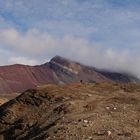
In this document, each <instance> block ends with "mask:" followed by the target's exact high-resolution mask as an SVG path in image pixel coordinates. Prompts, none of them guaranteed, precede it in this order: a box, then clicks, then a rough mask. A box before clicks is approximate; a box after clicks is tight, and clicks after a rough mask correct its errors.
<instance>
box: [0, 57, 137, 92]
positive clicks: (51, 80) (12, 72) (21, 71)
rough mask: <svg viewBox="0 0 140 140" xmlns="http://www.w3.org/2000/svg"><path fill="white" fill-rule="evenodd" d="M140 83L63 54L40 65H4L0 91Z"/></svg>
mask: <svg viewBox="0 0 140 140" xmlns="http://www.w3.org/2000/svg"><path fill="white" fill-rule="evenodd" d="M80 80H81V81H83V82H104V81H116V82H123V83H129V82H137V81H138V79H136V78H135V77H132V76H128V75H124V74H120V73H112V72H104V71H100V70H97V69H95V68H93V67H88V66H84V65H81V64H79V63H77V62H73V61H70V60H68V59H65V58H62V57H60V56H56V57H54V58H53V59H52V60H51V61H50V62H48V63H45V64H43V65H40V66H27V65H20V64H15V65H11V66H2V67H0V94H6V93H15V92H23V91H24V90H27V89H29V88H34V87H36V86H39V85H44V84H63V83H73V82H79V81H80Z"/></svg>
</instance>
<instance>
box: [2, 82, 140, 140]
mask: <svg viewBox="0 0 140 140" xmlns="http://www.w3.org/2000/svg"><path fill="white" fill-rule="evenodd" d="M0 112H1V113H0V138H1V139H0V140H139V139H140V85H136V84H116V83H114V84H113V83H100V84H69V85H59V86H55V85H47V86H42V87H38V88H37V89H30V90H27V91H25V92H24V93H23V94H21V95H20V96H18V97H16V98H15V99H13V100H11V101H9V102H7V103H5V104H4V105H2V106H1V107H0Z"/></svg>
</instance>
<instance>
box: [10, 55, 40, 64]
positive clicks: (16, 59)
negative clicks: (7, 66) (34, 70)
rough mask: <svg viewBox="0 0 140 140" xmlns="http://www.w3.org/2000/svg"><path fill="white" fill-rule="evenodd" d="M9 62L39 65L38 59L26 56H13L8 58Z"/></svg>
mask: <svg viewBox="0 0 140 140" xmlns="http://www.w3.org/2000/svg"><path fill="white" fill-rule="evenodd" d="M8 62H9V63H12V64H25V65H37V64H38V61H36V60H30V59H28V58H26V57H11V58H9V60H8Z"/></svg>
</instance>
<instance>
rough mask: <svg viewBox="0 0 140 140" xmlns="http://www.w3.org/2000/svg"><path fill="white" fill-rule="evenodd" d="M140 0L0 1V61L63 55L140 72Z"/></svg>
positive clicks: (29, 60) (43, 59)
mask: <svg viewBox="0 0 140 140" xmlns="http://www.w3.org/2000/svg"><path fill="white" fill-rule="evenodd" d="M139 6H140V2H139V1H138V0H135V1H130V0H124V1H121V0H118V1H112V0H94V1H90V0H84V1H83V0H61V1H60V0H40V1H37V0H30V3H29V1H27V0H5V1H2V0H0V60H1V61H0V65H5V64H13V63H24V64H30V65H36V64H40V63H44V62H46V61H48V60H49V59H50V58H52V57H53V56H55V55H61V56H64V57H67V58H70V59H73V60H76V61H80V62H81V63H84V64H87V65H92V66H95V67H98V68H105V69H110V70H116V71H118V70H119V71H127V72H132V73H134V74H136V75H138V76H140V73H139V71H140V65H139V62H140V56H139V53H140V40H139V38H140V26H139V25H140V17H139V13H140V9H139Z"/></svg>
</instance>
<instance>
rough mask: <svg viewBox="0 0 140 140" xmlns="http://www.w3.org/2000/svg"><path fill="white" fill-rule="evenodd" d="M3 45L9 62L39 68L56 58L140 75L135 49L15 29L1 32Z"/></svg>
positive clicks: (33, 30)
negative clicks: (104, 45) (115, 47)
mask: <svg viewBox="0 0 140 140" xmlns="http://www.w3.org/2000/svg"><path fill="white" fill-rule="evenodd" d="M0 46H1V48H2V46H4V47H3V49H4V50H10V52H11V55H9V57H8V58H7V56H6V58H5V60H7V63H8V64H9V63H10V64H13V63H22V64H30V65H36V64H39V63H41V62H43V61H44V62H45V61H46V60H48V58H52V57H53V56H55V55H60V56H64V57H67V58H70V59H72V60H76V61H80V62H81V63H84V64H86V65H92V66H95V67H98V68H105V69H110V70H115V71H126V72H131V73H133V74H136V75H138V76H140V72H139V71H140V65H139V63H138V62H139V61H140V57H139V55H136V54H133V53H132V51H131V50H129V49H124V50H115V49H112V48H109V47H107V48H106V47H103V46H102V45H100V44H96V43H94V42H92V43H91V42H90V41H88V40H86V39H84V38H77V37H74V36H68V35H67V36H64V37H61V38H60V37H59V38H58V37H55V36H52V35H50V34H48V33H46V32H40V31H38V30H36V29H31V30H29V31H27V32H26V33H20V32H18V31H17V30H15V29H5V30H1V31H0Z"/></svg>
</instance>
